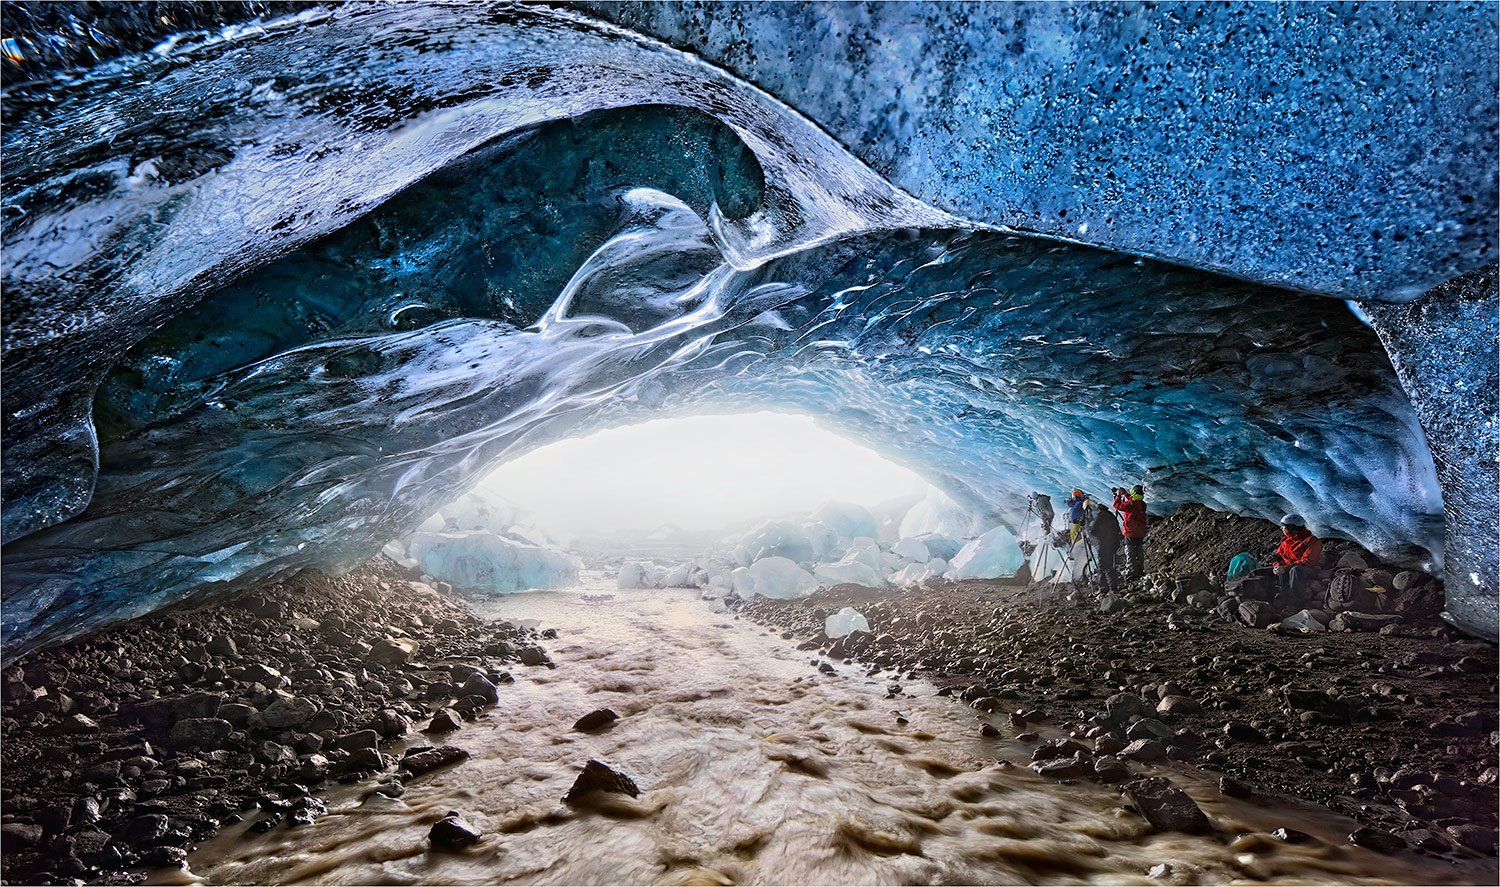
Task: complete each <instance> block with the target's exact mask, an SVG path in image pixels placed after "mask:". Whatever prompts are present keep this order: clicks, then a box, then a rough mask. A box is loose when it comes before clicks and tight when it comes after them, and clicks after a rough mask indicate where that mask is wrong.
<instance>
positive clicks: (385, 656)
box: [365, 638, 417, 668]
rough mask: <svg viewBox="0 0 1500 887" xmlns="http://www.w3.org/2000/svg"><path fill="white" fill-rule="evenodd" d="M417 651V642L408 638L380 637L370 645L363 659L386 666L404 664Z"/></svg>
mask: <svg viewBox="0 0 1500 887" xmlns="http://www.w3.org/2000/svg"><path fill="white" fill-rule="evenodd" d="M416 652H417V642H416V641H413V640H411V639H410V638H381V639H380V640H378V641H376V642H375V643H374V644H371V645H370V653H369V655H367V656H366V657H365V661H366V662H368V663H370V664H371V665H377V666H383V667H386V668H389V667H392V666H397V665H404V664H406V662H407V661H408V660H410V659H411V657H412V656H413V655H414V654H415V653H416Z"/></svg>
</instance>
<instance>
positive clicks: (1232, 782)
mask: <svg viewBox="0 0 1500 887" xmlns="http://www.w3.org/2000/svg"><path fill="white" fill-rule="evenodd" d="M1219 791H1220V792H1222V793H1223V794H1224V795H1225V796H1226V797H1230V798H1242V799H1243V798H1251V797H1254V796H1255V790H1254V789H1252V788H1250V786H1248V785H1246V784H1244V783H1243V782H1240V781H1239V780H1238V779H1235V778H1234V777H1232V776H1221V777H1219Z"/></svg>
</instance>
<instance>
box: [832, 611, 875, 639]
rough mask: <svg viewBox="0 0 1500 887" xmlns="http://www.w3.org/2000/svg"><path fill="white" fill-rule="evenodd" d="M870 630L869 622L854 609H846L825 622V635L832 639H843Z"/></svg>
mask: <svg viewBox="0 0 1500 887" xmlns="http://www.w3.org/2000/svg"><path fill="white" fill-rule="evenodd" d="M869 630H870V622H869V620H868V619H866V618H865V616H864V614H863V613H861V612H859V611H858V610H856V609H854V608H853V607H845V608H844V609H842V610H840V611H838V612H837V613H833V614H831V615H830V616H829V617H828V618H827V619H824V620H823V633H824V634H826V635H828V636H829V637H831V638H841V637H843V636H844V635H846V634H851V633H853V632H856V631H869Z"/></svg>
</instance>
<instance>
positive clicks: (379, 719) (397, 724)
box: [375, 708, 411, 739]
mask: <svg viewBox="0 0 1500 887" xmlns="http://www.w3.org/2000/svg"><path fill="white" fill-rule="evenodd" d="M375 729H376V731H377V732H379V733H380V735H381V736H383V737H385V738H386V739H395V738H397V737H399V736H405V735H406V734H407V733H408V732H410V731H411V721H408V720H407V719H406V716H405V715H403V714H401V713H400V712H398V711H396V710H395V709H393V708H383V709H381V710H380V713H379V714H378V715H376V716H375Z"/></svg>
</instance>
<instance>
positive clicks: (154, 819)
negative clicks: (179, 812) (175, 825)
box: [118, 813, 170, 844]
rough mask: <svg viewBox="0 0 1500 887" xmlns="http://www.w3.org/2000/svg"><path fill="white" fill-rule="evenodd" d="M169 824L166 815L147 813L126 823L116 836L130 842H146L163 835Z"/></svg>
mask: <svg viewBox="0 0 1500 887" xmlns="http://www.w3.org/2000/svg"><path fill="white" fill-rule="evenodd" d="M169 824H170V823H169V822H168V820H167V817H165V816H163V815H161V814H160V813H148V814H146V815H145V816H137V817H136V818H135V819H132V820H130V822H128V823H126V825H125V828H124V830H123V831H122V832H120V834H119V835H118V837H121V838H123V839H124V840H126V841H129V842H130V843H132V844H148V843H150V842H152V841H155V840H156V839H157V838H160V837H161V836H162V835H165V834H166V833H167V827H168V825H169Z"/></svg>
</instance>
